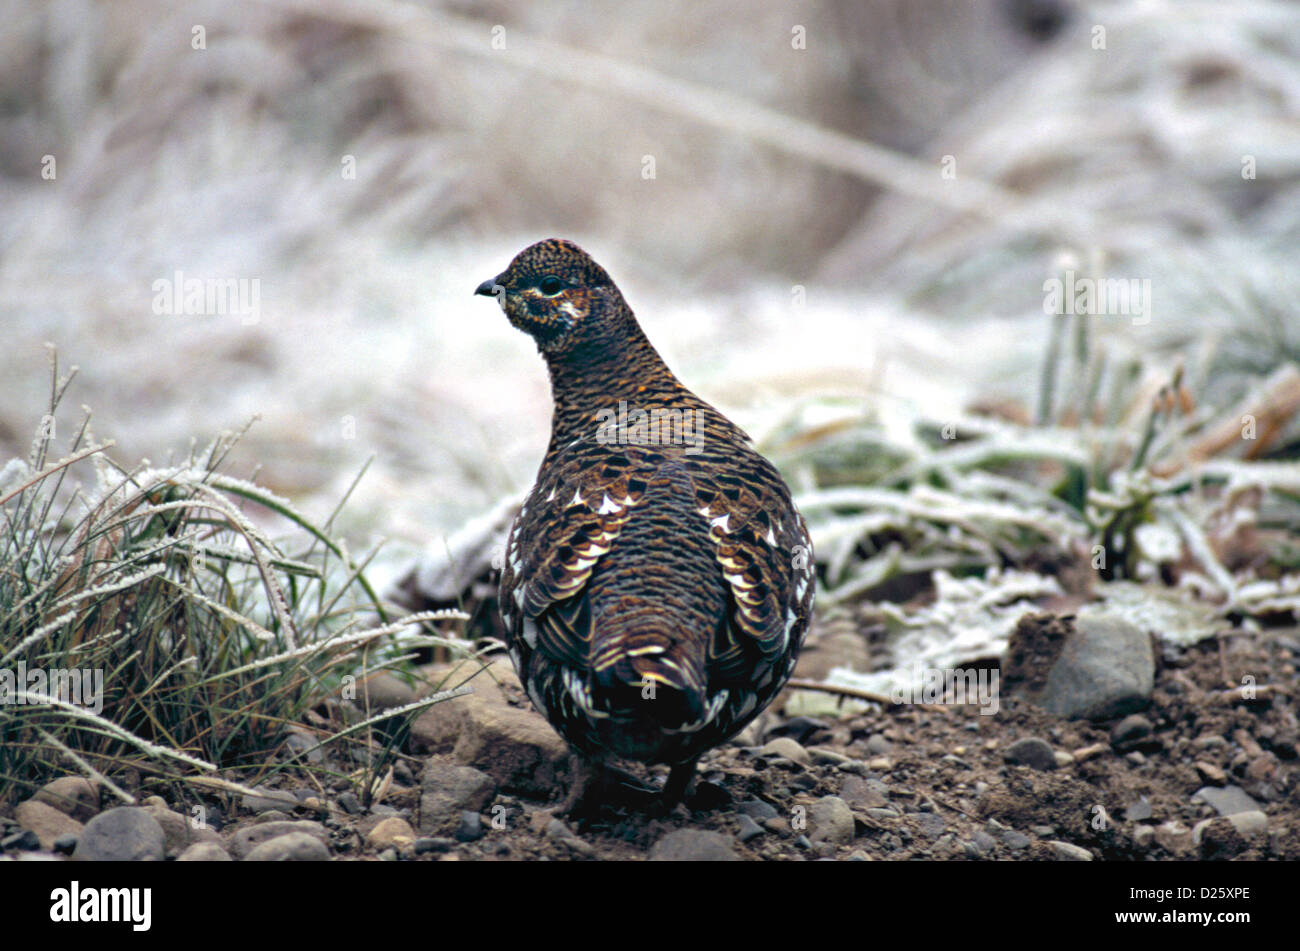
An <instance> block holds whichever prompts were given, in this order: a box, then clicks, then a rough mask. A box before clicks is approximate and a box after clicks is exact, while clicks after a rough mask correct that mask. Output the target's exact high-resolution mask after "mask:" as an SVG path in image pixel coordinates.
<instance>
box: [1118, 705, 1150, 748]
mask: <svg viewBox="0 0 1300 951" xmlns="http://www.w3.org/2000/svg"><path fill="white" fill-rule="evenodd" d="M1153 729H1154V727H1153V726H1152V725H1151V721H1150V720H1148V719H1147V718H1146V717H1144V716H1143V715H1142V714H1140V713H1131V714H1129V715H1128V716H1126V717H1125V718H1124V719H1122V720H1120V721H1119V722H1118V723H1116V724H1115V726H1114V727H1113V728H1112V729H1111V731H1110V742H1111V745H1112V746H1114V747H1115V748H1116V749H1124V748H1126V747H1131V746H1132V745H1133V744H1135V743H1140V742H1142V741H1143V740H1145V739H1146V738H1147V737H1149V736H1150V735H1151V731H1152V730H1153Z"/></svg>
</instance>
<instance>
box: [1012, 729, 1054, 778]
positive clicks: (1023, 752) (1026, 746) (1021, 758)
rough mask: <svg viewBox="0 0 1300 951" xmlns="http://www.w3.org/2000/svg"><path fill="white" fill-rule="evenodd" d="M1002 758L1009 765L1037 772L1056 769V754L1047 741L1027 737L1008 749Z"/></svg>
mask: <svg viewBox="0 0 1300 951" xmlns="http://www.w3.org/2000/svg"><path fill="white" fill-rule="evenodd" d="M1002 758H1003V759H1005V760H1006V761H1007V762H1008V763H1014V764H1016V765H1019V766H1029V767H1032V768H1033V769H1037V770H1043V771H1046V770H1049V769H1056V754H1055V753H1053V752H1052V747H1051V746H1050V745H1048V743H1047V741H1046V740H1040V739H1039V738H1038V737H1036V736H1026V737H1023V738H1021V739H1019V740H1016V741H1015V742H1014V743H1012V744H1011V745H1010V746H1008V747H1007V748H1006V751H1005V752H1004V753H1003V754H1002Z"/></svg>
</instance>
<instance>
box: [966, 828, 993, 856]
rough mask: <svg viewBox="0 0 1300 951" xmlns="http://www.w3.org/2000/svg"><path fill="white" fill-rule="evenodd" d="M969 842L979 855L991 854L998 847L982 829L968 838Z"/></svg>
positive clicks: (991, 837)
mask: <svg viewBox="0 0 1300 951" xmlns="http://www.w3.org/2000/svg"><path fill="white" fill-rule="evenodd" d="M970 840H971V844H972V845H974V846H975V848H976V849H977V850H978V851H979V852H980V853H981V854H983V853H987V852H992V851H993V850H994V849H996V848H997V847H998V840H997V839H995V838H993V836H991V835H989V834H988V833H987V832H985V831H984V830H983V829H980V830H978V831H976V832H975V834H974V835H972V836H971V837H970Z"/></svg>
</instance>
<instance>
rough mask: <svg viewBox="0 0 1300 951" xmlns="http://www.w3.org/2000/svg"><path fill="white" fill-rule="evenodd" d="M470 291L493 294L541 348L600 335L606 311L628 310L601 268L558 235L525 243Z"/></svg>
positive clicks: (565, 347) (562, 346) (560, 346)
mask: <svg viewBox="0 0 1300 951" xmlns="http://www.w3.org/2000/svg"><path fill="white" fill-rule="evenodd" d="M474 293H475V294H482V295H484V296H487V297H495V298H496V299H497V303H498V304H500V305H501V309H502V310H504V311H505V312H506V317H508V318H509V320H510V323H511V324H513V325H514V326H515V327H517V328H519V329H520V330H522V331H524V333H526V334H528V335H530V336H531V337H532V338H533V339H534V340H535V341H537V347H538V349H539V350H541V351H542V352H543V353H554V352H558V351H564V350H569V349H572V348H573V347H575V346H576V345H578V344H579V343H581V342H582V341H584V340H595V339H599V338H600V337H601V336H603V333H602V331H604V330H606V329H608V328H607V327H606V326H605V325H606V324H607V323H608V322H609V321H608V318H609V317H610V315H614V314H616V313H618V312H620V310H625V309H626V308H625V307H620V305H622V301H623V299H622V295H620V294H619V291H618V288H617V287H615V286H614V282H613V281H611V280H610V279H609V275H608V274H606V273H605V269H604V268H602V267H601V266H600V265H599V264H597V263H596V262H595V261H593V260H592V259H591V257H590V256H589V255H588V254H587V252H586V251H584V250H582V248H580V247H578V246H577V245H576V244H574V243H573V242H572V241H565V240H564V239H562V238H548V239H547V240H545V241H539V242H537V243H536V244H533V245H529V246H528V247H526V248H524V250H522V251H520V252H519V254H517V255H516V256H515V259H514V260H513V261H511V262H510V266H509V267H508V268H506V269H505V270H504V271H502V272H501V273H500V274H498V275H497V276H496V277H494V278H492V279H490V280H487V281H484V282H483V283H482V284H480V285H479V286H478V288H477V289H476V290H475V291H474Z"/></svg>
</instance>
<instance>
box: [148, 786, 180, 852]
mask: <svg viewBox="0 0 1300 951" xmlns="http://www.w3.org/2000/svg"><path fill="white" fill-rule="evenodd" d="M152 800H157V801H156V802H155V801H152ZM144 808H146V809H148V810H149V815H151V816H153V817H154V821H156V822H157V823H158V825H159V826H161V827H162V830H163V837H164V847H165V848H166V851H167V857H168V858H169V859H172V858H176V856H178V855H180V854H181V853H182V852H184V851H185V850H186V849H187V848H189V845H190V839H191V837H190V824H189V822H188V820H186V818H185V817H184V816H182V815H181V814H180V813H176V812H172V811H171V810H170V809H168V808H167V804H166V803H165V802H163V801H162V800H161V799H159V798H158V797H157V796H150V797H149V799H147V800H145V806H144Z"/></svg>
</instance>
